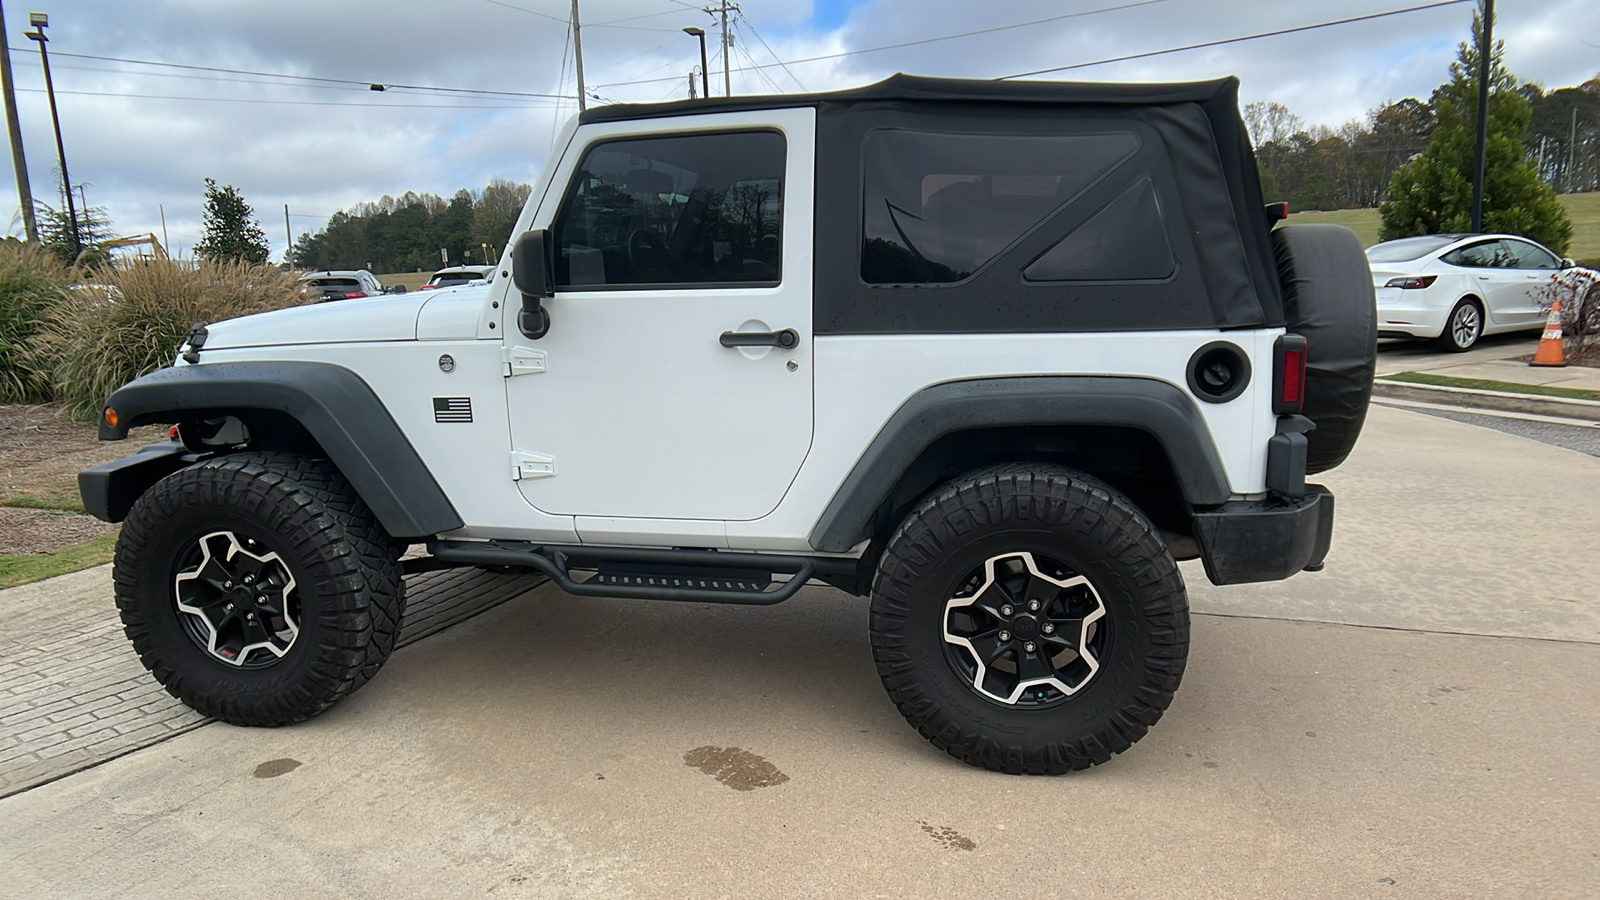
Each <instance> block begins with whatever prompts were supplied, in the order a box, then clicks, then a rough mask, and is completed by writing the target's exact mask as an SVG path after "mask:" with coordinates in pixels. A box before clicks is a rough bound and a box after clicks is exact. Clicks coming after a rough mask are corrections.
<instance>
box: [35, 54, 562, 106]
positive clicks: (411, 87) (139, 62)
mask: <svg viewBox="0 0 1600 900" xmlns="http://www.w3.org/2000/svg"><path fill="white" fill-rule="evenodd" d="M6 49H7V50H9V51H11V52H12V53H25V52H29V51H28V48H25V47H7V48H6ZM51 56H66V57H71V58H73V59H93V60H99V61H101V62H115V63H126V64H128V65H135V66H157V67H161V68H168V69H185V70H188V71H193V72H220V73H222V74H224V75H255V76H259V77H265V78H282V79H285V80H289V81H308V82H319V83H322V84H347V85H359V86H360V87H363V88H368V89H370V88H371V87H372V85H375V84H376V85H379V86H380V87H381V89H383V90H397V91H434V92H438V93H446V94H483V95H486V96H494V97H538V98H553V97H559V96H564V95H559V94H537V93H529V92H527V91H491V90H484V89H482V88H454V87H439V86H437V85H427V84H395V83H390V82H384V81H373V80H367V81H358V80H355V79H352V78H326V77H323V76H319V75H291V74H287V73H284V72H257V71H253V70H250V69H227V68H222V67H219V66H197V65H191V64H188V63H171V62H161V61H158V60H150V59H128V58H126V57H121V56H95V55H93V54H89V53H64V52H61V51H56V52H54V53H52V54H51Z"/></svg>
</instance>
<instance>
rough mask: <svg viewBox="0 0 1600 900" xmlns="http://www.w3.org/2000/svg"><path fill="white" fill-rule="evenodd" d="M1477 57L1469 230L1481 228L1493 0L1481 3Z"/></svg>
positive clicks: (1476, 231) (1475, 230)
mask: <svg viewBox="0 0 1600 900" xmlns="http://www.w3.org/2000/svg"><path fill="white" fill-rule="evenodd" d="M1479 57H1480V59H1479V60H1478V145H1477V147H1476V148H1474V153H1475V154H1476V155H1475V157H1474V161H1473V171H1472V231H1473V233H1474V234H1477V233H1481V232H1482V231H1483V170H1484V157H1485V156H1486V153H1485V151H1486V149H1487V145H1488V143H1489V75H1490V73H1491V72H1492V71H1493V69H1494V66H1493V61H1494V0H1484V3H1483V49H1482V50H1481V51H1480V52H1479Z"/></svg>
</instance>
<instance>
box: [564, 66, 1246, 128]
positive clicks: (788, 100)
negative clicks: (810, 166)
mask: <svg viewBox="0 0 1600 900" xmlns="http://www.w3.org/2000/svg"><path fill="white" fill-rule="evenodd" d="M1238 94H1239V79H1237V78H1233V77H1228V78H1219V79H1217V80H1215V81H1194V82H1185V83H1178V84H1109V83H1104V82H1095V81H979V80H976V79H971V78H929V77H927V76H923V75H905V74H899V75H891V76H889V77H888V78H885V79H884V80H882V81H880V82H878V83H876V84H868V85H864V86H862V87H855V88H846V89H844V90H842V91H824V92H819V93H807V94H755V95H749V96H738V97H707V98H703V99H699V100H672V101H668V102H665V103H614V104H611V105H609V106H596V107H593V108H591V109H589V110H587V111H586V112H584V113H583V115H582V116H580V117H579V121H580V122H583V123H584V124H588V123H590V122H613V121H618V120H624V119H655V118H660V117H662V116H686V115H696V114H699V113H706V112H743V111H746V110H759V109H791V108H793V107H796V106H819V105H821V104H823V103H865V102H873V101H895V100H909V101H946V102H980V103H982V102H993V103H1054V104H1060V103H1085V104H1111V105H1117V106H1151V105H1157V104H1169V103H1199V104H1210V103H1215V102H1221V103H1223V104H1225V105H1226V106H1227V107H1228V109H1229V111H1230V112H1231V113H1232V115H1233V116H1234V117H1237V116H1238Z"/></svg>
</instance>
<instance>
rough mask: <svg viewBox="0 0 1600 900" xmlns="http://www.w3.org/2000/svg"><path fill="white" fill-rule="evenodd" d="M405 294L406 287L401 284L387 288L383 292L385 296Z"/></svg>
mask: <svg viewBox="0 0 1600 900" xmlns="http://www.w3.org/2000/svg"><path fill="white" fill-rule="evenodd" d="M405 292H406V286H405V285H403V284H397V285H395V286H394V287H392V288H388V289H386V290H385V291H384V293H385V294H404V293H405Z"/></svg>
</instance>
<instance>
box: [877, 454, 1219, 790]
mask: <svg viewBox="0 0 1600 900" xmlns="http://www.w3.org/2000/svg"><path fill="white" fill-rule="evenodd" d="M1023 550H1026V551H1029V552H1031V553H1033V554H1039V555H1040V556H1048V557H1051V558H1054V559H1059V560H1062V561H1064V562H1065V563H1067V564H1069V565H1070V566H1071V567H1072V568H1074V569H1075V570H1076V571H1077V572H1079V573H1081V574H1082V575H1083V576H1084V577H1086V578H1088V579H1089V581H1090V582H1091V583H1092V584H1093V586H1094V589H1095V590H1096V591H1097V592H1098V594H1099V596H1100V599H1101V601H1102V602H1103V605H1104V607H1105V616H1104V619H1103V620H1102V621H1103V623H1104V624H1105V625H1106V627H1108V628H1109V629H1110V631H1109V638H1108V640H1109V644H1108V645H1107V646H1106V648H1105V652H1104V654H1103V658H1102V659H1100V661H1099V662H1100V668H1099V670H1098V671H1097V672H1096V673H1095V674H1094V675H1093V676H1092V677H1090V678H1089V679H1088V680H1086V681H1084V682H1083V683H1082V684H1081V685H1079V687H1078V690H1077V691H1076V693H1072V694H1070V695H1069V696H1065V697H1061V698H1058V699H1057V700H1056V701H1054V704H1055V705H1051V706H1044V707H1041V708H1024V707H1021V706H1017V705H1007V704H1006V703H1002V702H999V701H997V700H995V699H992V698H991V697H989V696H986V695H984V694H981V693H979V691H978V690H976V689H975V686H974V683H973V682H972V681H971V680H969V679H967V678H966V677H965V676H964V675H963V674H962V673H960V672H958V671H957V669H956V666H955V665H954V664H953V663H952V662H951V661H950V660H949V659H948V658H947V654H946V644H947V642H946V639H945V635H946V628H945V626H944V621H945V617H946V616H947V615H948V612H947V611H946V609H945V604H946V602H947V601H948V600H949V599H951V598H952V597H955V596H957V594H956V585H958V584H959V583H960V582H961V579H962V574H961V573H963V572H967V571H970V570H971V569H972V567H973V566H982V565H983V564H984V561H985V559H988V558H992V557H993V556H994V555H995V554H996V553H1004V552H1007V551H1023ZM870 628H871V638H872V655H873V659H874V661H875V662H876V664H877V669H878V674H879V676H880V677H881V678H882V679H883V683H884V686H885V687H886V688H887V689H888V692H889V697H890V699H892V700H893V701H894V704H895V706H896V707H898V708H899V710H900V712H901V714H902V715H904V716H905V717H906V720H907V721H909V722H910V723H911V725H912V726H913V727H915V728H916V729H917V731H919V732H920V733H921V734H922V735H923V736H924V737H926V738H927V739H928V740H930V741H931V742H933V744H934V746H936V747H939V748H940V749H942V750H944V751H946V752H948V753H949V754H950V755H952V756H954V757H956V758H958V759H960V760H962V761H964V762H967V763H970V764H972V765H975V766H981V767H983V768H986V769H991V770H995V771H1000V772H1007V773H1011V774H1030V775H1045V774H1059V773H1064V772H1068V771H1073V770H1079V769H1085V768H1088V767H1089V766H1092V765H1097V764H1099V763H1103V762H1106V761H1107V760H1109V759H1110V758H1111V757H1112V756H1113V755H1114V754H1117V753H1121V752H1122V751H1124V750H1127V749H1128V748H1129V747H1131V746H1133V744H1134V742H1135V741H1138V740H1139V739H1140V738H1141V737H1143V736H1144V735H1145V733H1146V732H1147V731H1148V730H1149V728H1150V726H1152V725H1154V724H1155V723H1156V721H1157V720H1159V719H1160V718H1161V714H1162V712H1163V711H1165V710H1166V708H1167V706H1168V705H1169V704H1170V703H1171V702H1172V697H1173V694H1174V692H1175V691H1176V690H1177V688H1178V684H1179V682H1180V681H1181V680H1182V678H1183V670H1184V664H1185V661H1186V659H1187V655H1188V647H1189V611H1188V596H1187V593H1186V592H1185V590H1184V585H1183V578H1182V576H1181V574H1180V573H1179V572H1178V568H1177V565H1176V563H1174V561H1173V559H1172V555H1171V553H1170V552H1168V550H1167V546H1166V544H1165V542H1164V541H1163V540H1162V538H1161V535H1160V532H1158V531H1157V530H1156V529H1155V528H1154V527H1153V526H1152V525H1151V524H1150V522H1149V520H1147V519H1146V518H1145V516H1144V515H1143V514H1142V513H1140V512H1139V510H1138V509H1137V508H1136V507H1135V506H1134V505H1133V504H1132V503H1131V502H1130V501H1129V500H1128V499H1127V498H1126V497H1124V496H1122V495H1121V494H1120V493H1118V492H1117V491H1116V490H1115V489H1114V488H1112V487H1110V486H1109V485H1107V484H1105V483H1104V482H1101V481H1099V480H1097V479H1095V478H1092V477H1089V476H1087V475H1084V474H1081V473H1078V472H1074V471H1072V470H1070V469H1064V468H1059V467H1054V466H1044V465H1032V464H1009V465H1003V466H996V467H992V468H987V469H980V470H978V471H975V472H972V473H970V474H967V475H964V476H962V477H960V478H958V479H956V480H955V481H953V482H951V483H949V484H947V485H946V486H944V487H943V488H941V489H939V490H937V491H935V492H934V493H933V494H932V495H930V496H929V497H928V498H927V499H925V500H924V501H923V502H922V503H921V504H919V505H918V506H917V507H916V508H915V509H913V510H912V511H911V513H910V514H909V515H907V516H906V519H905V521H904V522H903V523H902V524H901V525H900V526H899V528H898V529H897V530H896V531H895V532H894V533H893V535H892V536H891V537H890V538H889V540H888V543H887V545H886V547H885V550H884V553H883V555H882V556H881V558H880V559H879V563H878V568H877V574H876V577H875V579H874V581H873V586H872V602H871V625H870ZM1019 674H1020V672H1019Z"/></svg>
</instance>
